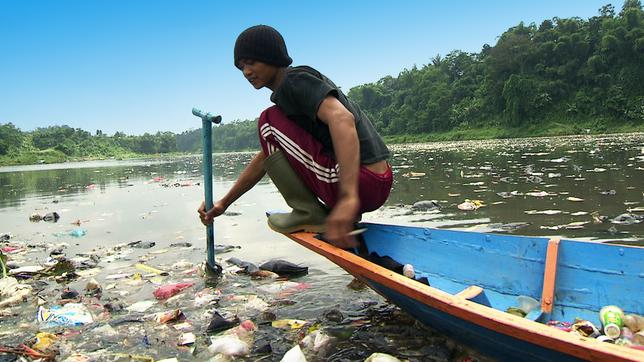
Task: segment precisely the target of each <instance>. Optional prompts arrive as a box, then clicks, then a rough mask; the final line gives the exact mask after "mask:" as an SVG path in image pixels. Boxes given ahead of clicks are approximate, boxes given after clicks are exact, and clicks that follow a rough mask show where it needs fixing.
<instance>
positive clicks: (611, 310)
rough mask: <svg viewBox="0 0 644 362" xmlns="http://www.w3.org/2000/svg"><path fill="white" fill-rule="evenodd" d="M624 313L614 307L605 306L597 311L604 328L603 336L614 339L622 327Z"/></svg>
mask: <svg viewBox="0 0 644 362" xmlns="http://www.w3.org/2000/svg"><path fill="white" fill-rule="evenodd" d="M623 318H624V311H622V310H621V309H620V308H619V307H616V306H614V305H607V306H605V307H604V308H602V309H601V310H600V311H599V320H600V321H601V322H602V326H603V327H604V334H605V335H606V336H608V337H610V338H612V339H616V338H617V337H619V335H620V334H621V332H622V327H623V326H624V321H623Z"/></svg>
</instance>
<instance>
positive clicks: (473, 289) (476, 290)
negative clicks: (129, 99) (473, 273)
mask: <svg viewBox="0 0 644 362" xmlns="http://www.w3.org/2000/svg"><path fill="white" fill-rule="evenodd" d="M481 293H483V288H481V287H479V286H477V285H470V286H469V287H467V288H465V289H463V290H461V291H460V292H458V293H456V294H454V295H455V296H457V297H461V298H465V299H470V300H471V299H472V298H474V297H476V296H477V295H479V294H481Z"/></svg>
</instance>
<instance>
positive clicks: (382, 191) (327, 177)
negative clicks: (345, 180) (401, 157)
mask: <svg viewBox="0 0 644 362" xmlns="http://www.w3.org/2000/svg"><path fill="white" fill-rule="evenodd" d="M258 128H259V141H260V143H261V145H262V150H263V151H264V154H265V155H266V156H269V155H271V154H272V153H274V152H275V151H277V150H281V151H282V152H284V155H285V156H286V158H287V159H288V162H289V163H290V164H291V167H293V169H294V170H295V172H296V173H297V174H298V175H300V177H301V178H302V181H304V183H305V184H306V185H307V186H308V187H309V189H311V191H313V193H314V194H315V195H316V196H317V197H318V198H319V199H320V200H322V202H324V204H325V205H326V206H327V207H328V208H329V209H332V208H333V206H334V205H335V203H336V202H337V200H338V193H339V178H338V164H337V162H336V161H335V160H334V159H333V158H332V157H330V156H329V155H327V154H325V153H324V152H323V151H322V144H321V143H320V142H318V141H317V140H316V139H315V138H313V136H312V135H311V134H309V133H308V132H306V131H305V130H303V129H302V128H301V127H300V126H298V125H297V124H295V122H293V121H291V120H289V119H288V118H287V117H286V115H285V114H284V112H282V110H281V109H280V108H279V107H278V106H272V107H270V108H267V109H266V110H265V111H264V112H262V114H261V115H260V116H259V122H258ZM392 183H393V175H392V173H391V168H388V169H387V171H386V172H385V173H383V174H376V173H374V172H372V171H370V170H369V169H367V168H366V167H364V165H362V166H360V176H359V186H358V187H359V188H358V189H359V195H360V213H363V212H367V211H373V210H376V209H377V208H379V207H380V206H382V204H384V203H385V201H386V200H387V197H389V192H390V191H391V185H392Z"/></svg>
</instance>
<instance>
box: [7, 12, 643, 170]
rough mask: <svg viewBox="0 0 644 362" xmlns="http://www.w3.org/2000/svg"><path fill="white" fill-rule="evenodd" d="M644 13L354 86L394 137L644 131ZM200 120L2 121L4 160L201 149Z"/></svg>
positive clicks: (555, 31) (232, 127) (250, 136)
mask: <svg viewBox="0 0 644 362" xmlns="http://www.w3.org/2000/svg"><path fill="white" fill-rule="evenodd" d="M643 59H644V13H643V11H642V4H641V2H640V1H639V0H626V1H625V2H624V4H623V6H622V8H621V10H619V11H617V10H616V9H615V8H614V7H613V6H612V5H606V6H603V7H602V8H601V9H599V11H598V15H597V16H594V17H591V18H590V19H581V18H569V19H561V18H553V19H548V20H544V21H543V22H541V24H538V25H537V24H528V25H526V24H524V23H520V24H519V25H517V26H515V27H512V28H510V29H508V30H507V31H506V32H504V33H503V34H502V35H501V36H500V37H499V38H498V41H497V43H496V44H495V45H493V46H491V45H488V44H485V45H483V47H482V50H481V51H480V52H479V53H465V52H462V51H453V52H451V53H449V54H447V55H445V56H440V55H437V56H435V57H434V58H432V59H431V61H430V62H429V63H428V64H426V65H423V66H421V67H417V66H414V67H412V68H411V69H405V70H403V71H402V72H401V73H400V74H399V75H398V76H397V77H392V76H387V77H384V78H382V79H380V80H378V81H377V82H374V83H369V84H364V85H360V86H357V87H354V88H352V89H351V90H350V91H349V93H348V96H349V97H350V98H351V99H353V100H354V101H356V102H357V103H358V104H359V105H360V107H361V108H362V110H363V111H364V112H365V113H367V114H368V115H369V117H370V119H371V120H372V122H373V123H374V125H375V126H376V128H377V129H378V130H379V132H381V134H383V135H384V136H385V138H386V139H387V141H388V142H391V143H395V142H427V141H446V140H460V139H490V138H510V137H533V136H555V135H569V134H597V133H621V132H644V67H642V60H643ZM213 137H214V139H215V142H214V148H215V151H237V150H249V149H258V147H259V143H258V140H257V129H256V121H254V120H246V121H236V122H230V123H226V124H222V125H220V126H218V127H216V128H215V129H214V132H213ZM200 145H201V134H200V130H198V129H196V130H189V131H185V132H182V133H180V134H174V133H172V132H157V133H155V134H148V133H145V134H143V135H136V136H134V135H126V134H124V133H122V132H116V133H115V134H114V135H111V136H109V135H105V134H103V132H102V131H101V130H96V131H95V132H94V133H90V132H87V131H84V130H81V129H78V128H76V129H74V128H71V127H68V126H52V127H46V128H38V129H36V130H34V131H31V132H23V131H21V130H20V129H18V128H17V127H15V126H14V125H13V124H11V123H7V124H0V165H6V164H26V163H37V162H41V163H45V162H46V163H49V162H61V161H65V160H76V159H91V158H107V157H115V158H123V157H131V156H135V155H149V154H158V153H173V152H198V151H199V149H200Z"/></svg>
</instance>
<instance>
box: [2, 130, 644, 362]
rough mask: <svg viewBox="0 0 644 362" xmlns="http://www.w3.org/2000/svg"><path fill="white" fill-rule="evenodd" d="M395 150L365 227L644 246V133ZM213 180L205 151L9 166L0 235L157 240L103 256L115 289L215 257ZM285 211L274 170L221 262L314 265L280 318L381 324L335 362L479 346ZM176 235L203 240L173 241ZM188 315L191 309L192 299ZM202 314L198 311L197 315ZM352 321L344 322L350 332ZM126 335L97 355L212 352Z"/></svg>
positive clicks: (101, 242)
mask: <svg viewBox="0 0 644 362" xmlns="http://www.w3.org/2000/svg"><path fill="white" fill-rule="evenodd" d="M391 150H392V158H391V160H390V162H391V164H392V167H393V170H394V178H395V182H394V187H393V190H392V194H391V196H390V198H389V200H388V202H387V203H386V204H385V206H383V207H382V208H381V209H380V210H377V211H375V212H372V213H369V214H365V215H364V216H363V220H364V221H374V222H385V223H395V224H407V225H416V226H430V227H439V228H454V229H461V230H475V231H485V232H489V231H491V232H498V233H512V234H515V235H539V236H552V235H558V236H561V237H565V238H577V239H584V240H592V241H597V242H612V243H625V244H633V245H641V246H644V222H639V221H641V220H642V219H641V216H643V215H644V182H643V181H642V180H643V179H644V135H643V134H633V135H611V136H593V137H590V136H579V137H561V138H539V139H519V140H495V141H464V142H449V143H431V144H413V145H396V146H392V147H391ZM251 157H252V153H226V154H216V155H215V157H214V174H215V176H214V180H215V182H214V192H215V197H218V196H221V195H223V194H224V193H225V191H226V190H227V189H228V188H230V187H231V185H232V184H233V182H234V180H235V179H236V177H237V175H239V173H240V172H241V170H242V169H243V167H244V165H245V164H246V163H247V162H248V161H249V160H250V158H251ZM201 182H202V171H201V157H199V156H186V157H176V158H168V159H164V158H160V159H150V160H128V161H117V160H106V161H92V162H79V163H66V164H58V165H38V166H15V167H4V168H0V234H2V233H10V234H11V241H12V242H18V243H23V244H25V245H31V247H32V249H33V250H40V251H39V252H35V253H34V252H32V253H30V254H29V255H22V256H21V255H20V254H18V256H17V257H16V258H17V259H18V260H19V261H22V262H25V263H27V262H31V263H32V264H33V263H34V262H38V261H39V262H40V263H44V262H45V259H46V256H47V252H49V251H50V250H51V249H52V248H54V247H57V246H58V247H60V246H62V247H64V249H65V254H66V255H67V256H69V257H71V256H73V255H75V254H77V253H85V252H88V251H90V250H96V249H97V248H98V249H100V248H103V249H108V248H111V247H114V246H115V245H118V244H122V243H127V242H133V241H138V240H143V241H154V242H155V243H156V245H155V247H154V248H152V249H149V250H135V251H134V253H132V254H130V255H129V256H128V257H126V258H122V259H118V258H117V259H116V260H111V261H110V262H109V263H106V262H102V263H101V264H99V267H100V268H101V269H100V272H97V274H96V275H94V278H95V279H96V280H97V281H98V282H99V283H101V284H102V285H105V284H108V283H109V281H108V280H107V279H106V277H107V276H108V275H110V274H114V273H116V272H117V271H123V270H125V271H128V270H130V269H132V267H133V265H134V264H135V263H136V262H137V261H138V262H140V261H145V262H146V263H147V264H149V265H152V266H154V267H157V268H160V269H166V270H167V269H169V268H170V266H171V265H172V264H173V263H175V262H177V261H178V260H185V261H188V262H193V263H197V262H199V261H202V260H203V259H204V258H205V245H204V244H205V235H204V228H203V226H202V225H201V224H200V223H199V221H198V217H197V213H196V209H197V207H198V204H199V202H200V200H201V199H202V198H203V189H202V187H201V185H200V183H201ZM421 200H434V201H436V204H438V205H440V208H437V209H435V210H430V211H417V210H414V209H413V208H412V207H411V206H412V205H413V204H414V203H416V202H418V201H421ZM465 200H480V202H481V203H482V206H481V207H479V208H477V209H476V210H470V211H463V210H460V209H459V207H458V205H459V204H461V203H463V202H464V201H465ZM281 209H284V210H287V209H288V208H287V206H286V204H285V202H284V201H283V199H282V198H281V196H280V195H279V193H278V192H277V190H276V189H275V187H274V186H273V185H272V183H271V182H270V180H269V179H268V178H267V177H266V178H264V180H262V181H261V182H260V183H259V184H258V185H257V186H256V187H255V188H254V189H252V190H251V191H249V192H248V193H247V194H246V195H244V196H243V197H242V198H240V199H239V200H238V201H237V202H236V203H235V204H233V205H232V206H231V207H230V208H229V210H228V212H229V214H227V215H225V216H222V217H220V218H218V219H217V220H216V224H215V230H216V231H215V233H216V236H215V237H216V242H217V243H218V244H228V245H235V246H239V248H237V249H235V250H233V251H231V252H228V253H226V254H222V255H219V256H221V257H222V258H223V259H224V260H225V259H227V258H229V257H233V256H234V257H237V258H240V259H243V260H246V261H250V262H253V263H261V262H263V261H266V260H269V259H272V258H279V259H285V260H289V261H292V262H295V263H298V264H301V265H304V266H308V267H309V274H308V275H307V276H305V277H302V278H298V279H297V281H298V282H299V283H302V284H303V285H304V284H305V285H306V286H307V287H306V288H302V290H301V291H299V292H298V293H295V294H293V295H290V296H289V299H290V300H291V301H292V302H293V303H284V304H285V305H283V306H279V307H276V308H274V309H272V312H273V313H275V314H276V317H277V318H278V319H283V318H296V319H301V320H308V321H314V320H318V321H322V322H323V324H324V321H325V318H324V317H322V316H323V315H325V313H327V312H329V311H336V312H337V311H339V312H341V313H342V314H343V315H344V317H346V318H348V320H352V319H353V322H354V323H353V326H352V328H354V329H356V328H358V327H356V325H359V324H360V323H358V322H356V321H357V320H363V322H362V323H363V324H365V323H367V322H365V321H368V323H370V325H371V329H369V330H370V331H371V332H369V333H368V334H364V331H361V330H359V329H360V328H358V331H359V332H361V333H363V334H360V333H354V335H353V336H351V337H347V338H348V339H347V338H345V339H344V340H343V339H340V340H341V342H338V344H336V345H335V346H334V348H333V349H331V350H330V351H327V355H326V357H324V358H323V359H331V360H333V359H335V360H363V359H364V358H365V357H366V356H368V355H369V354H370V353H371V352H387V353H390V354H393V355H397V356H399V357H402V358H407V359H410V360H427V359H428V358H430V357H431V359H434V360H454V359H458V358H461V357H462V356H463V355H464V354H465V355H467V354H468V353H469V352H468V351H464V350H463V349H462V348H460V347H459V346H457V347H456V348H455V347H454V344H453V343H452V342H450V341H449V340H446V339H445V338H443V337H441V336H436V335H434V334H432V333H431V331H428V330H425V329H421V328H417V327H418V326H417V325H414V323H413V321H410V320H409V319H408V318H406V317H405V315H404V314H401V313H398V312H397V311H395V310H392V309H391V308H389V307H387V305H386V303H385V302H384V301H383V300H382V298H381V297H379V296H378V295H376V294H375V293H373V292H371V291H370V290H368V289H367V290H364V289H362V290H353V289H349V288H347V287H345V285H347V284H349V282H351V280H352V278H351V277H350V276H349V275H348V274H347V273H346V272H344V271H343V270H342V269H340V268H338V267H336V266H335V265H334V264H332V263H330V262H328V261H327V260H326V259H324V258H322V257H320V256H318V255H317V254H314V253H312V252H310V251H308V250H307V249H305V248H303V247H301V246H299V245H297V244H295V243H293V242H291V241H290V240H288V239H287V238H285V237H283V236H281V235H279V234H276V233H274V232H272V231H270V229H269V228H268V227H267V226H266V218H265V211H266V210H281ZM54 211H55V212H57V213H58V214H60V220H59V221H58V222H57V223H47V222H30V221H29V216H30V215H31V214H34V213H38V214H41V215H44V214H46V213H48V212H54ZM624 214H627V215H626V217H624ZM620 215H621V216H620ZM72 223H75V224H72ZM79 224H80V226H79ZM79 228H82V229H83V230H84V231H86V234H85V235H84V236H82V237H79V238H75V237H72V236H70V235H69V233H70V232H71V231H73V230H74V229H79ZM178 242H190V243H191V244H192V245H193V246H192V247H188V248H179V249H177V248H172V247H170V244H173V243H178ZM151 250H156V252H154V253H152V252H151ZM39 253H40V254H39ZM41 254H42V255H41ZM34 258H35V259H34ZM38 258H40V259H38ZM222 263H223V261H222ZM85 282H86V280H83V281H80V280H79V281H76V282H73V283H71V284H70V286H72V287H75V288H77V289H79V290H82V288H83V286H84V285H85V284H84V283H85ZM253 283H254V282H253V281H250V280H249V279H248V278H243V277H231V278H230V280H228V281H225V282H224V283H223V284H222V286H221V288H222V289H221V290H222V293H224V294H225V293H229V294H235V293H239V294H244V293H245V294H248V293H250V292H251V291H255V292H256V293H258V294H261V293H259V292H257V290H256V289H254V288H255V287H256V286H255V285H254V284H253ZM56 288H58V289H60V288H62V286H57V285H53V286H51V285H50V286H49V289H46V290H48V291H49V292H50V293H51V292H52V291H58V289H56ZM119 288H121V286H119ZM130 289H132V288H130ZM134 289H135V290H130V291H127V292H123V293H120V294H119V297H118V298H119V299H120V300H122V301H123V302H124V303H125V304H132V303H134V302H136V301H139V300H141V299H145V298H150V296H151V292H152V290H154V285H153V283H150V285H147V284H144V285H143V286H138V287H136V288H134ZM107 294H109V293H107ZM113 297H114V296H113ZM114 298H116V297H114ZM104 299H105V297H104ZM286 304H288V305H286ZM182 310H184V312H186V311H187V310H188V311H189V309H186V307H185V306H184V307H182ZM193 312H194V313H195V314H198V313H199V311H198V310H197V309H193ZM21 313H22V314H21ZM30 313H31V315H29V316H27V315H28V314H30ZM33 313H34V307H33V305H31V306H23V307H20V308H18V311H17V312H15V313H13V317H12V318H6V317H5V318H3V321H0V327H2V328H0V329H5V327H6V326H7V324H8V323H11V324H12V325H19V326H20V328H21V329H20V331H21V332H20V333H18V334H15V333H12V334H11V335H9V334H7V333H4V334H0V344H9V343H10V342H13V343H14V344H15V343H17V342H19V341H20V340H21V339H22V340H23V341H24V339H25V338H26V337H27V336H33V335H34V333H35V332H37V329H38V328H37V326H35V325H34V322H33V319H34V314H33ZM186 314H188V313H186ZM200 318H201V319H200ZM204 318H205V317H202V316H200V317H195V318H194V319H195V320H202V321H201V322H199V321H195V322H194V325H195V326H200V325H201V324H203V323H206V322H203V320H204ZM346 318H345V321H344V322H343V323H339V324H338V325H339V326H346V325H347V323H346V321H347V319H346ZM328 323H329V324H333V323H330V322H328ZM401 325H403V326H406V327H408V328H407V329H406V333H401V332H400V330H398V329H396V328H401ZM388 327H389V328H388ZM334 328H338V326H337V325H334ZM379 328H382V329H379ZM119 332H121V331H119ZM259 332H262V333H264V338H265V339H271V338H273V339H280V340H281V341H282V342H283V343H281V344H275V343H274V344H273V345H272V347H273V353H272V354H269V355H260V354H257V355H254V356H255V357H253V358H251V359H256V358H260V357H257V356H263V357H262V358H266V359H267V360H279V357H280V356H281V354H283V353H284V352H285V351H286V350H287V349H288V348H290V345H292V344H293V343H292V340H293V339H294V337H292V336H291V337H289V334H288V333H282V334H279V335H278V334H276V333H274V332H266V331H265V330H263V329H262V328H260V330H259ZM135 333H136V332H135ZM271 333H272V334H271ZM340 334H342V333H340ZM345 334H346V333H345ZM358 334H360V336H362V337H360V336H357V335H358ZM78 338H80V337H77V339H78ZM168 338H170V337H168ZM342 341H344V342H342ZM121 342H122V341H121ZM121 342H114V343H111V344H109V345H100V346H94V349H93V350H102V349H106V350H111V351H128V353H133V352H132V351H134V352H136V353H139V354H144V355H151V356H154V357H155V358H162V357H164V358H167V357H171V356H172V355H173V354H175V355H177V356H181V357H180V359H185V358H188V357H187V356H195V355H197V356H200V358H203V356H204V355H203V354H199V353H204V352H200V351H199V350H197V351H194V350H191V351H186V350H182V351H180V352H176V351H175V349H173V348H169V347H167V345H165V344H163V343H159V345H157V346H155V345H154V344H153V343H152V345H151V346H150V345H143V346H142V345H140V343H130V344H119V343H121ZM199 342H200V341H199V340H198V342H197V343H196V344H195V345H199ZM74 343H76V342H73V340H72V341H71V342H69V344H68V346H67V350H66V351H65V350H63V353H61V354H60V355H61V356H62V355H64V353H67V354H69V353H71V352H72V350H74V349H82V348H81V346H82V345H83V344H82V343H80V342H78V343H76V344H74ZM83 343H86V342H83ZM201 344H204V343H203V342H202V343H201ZM423 346H424V347H423ZM428 346H429V347H431V348H428ZM446 346H447V347H446ZM197 349H198V348H197ZM202 349H203V348H202ZM85 350H87V349H85ZM90 350H91V349H90ZM280 353H281V354H280ZM428 356H430V357H428ZM479 358H480V356H479ZM198 359H199V358H198ZM321 360H322V359H321Z"/></svg>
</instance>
